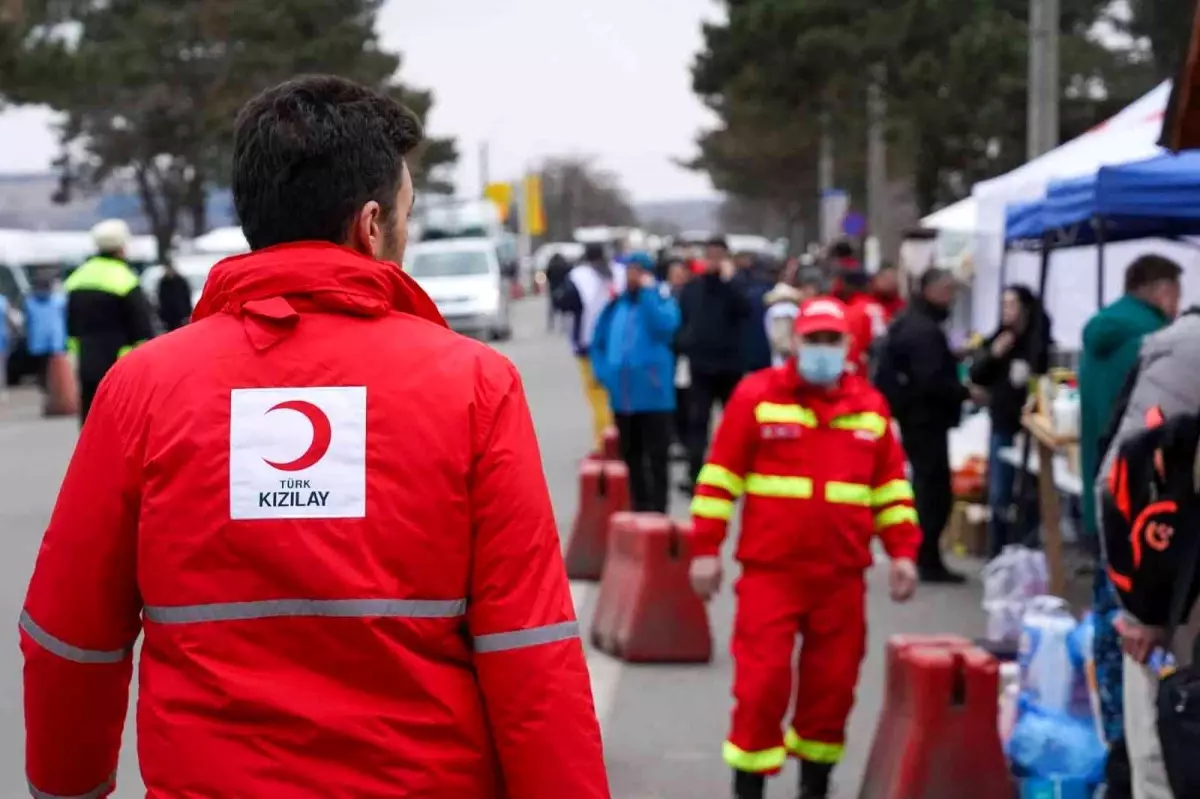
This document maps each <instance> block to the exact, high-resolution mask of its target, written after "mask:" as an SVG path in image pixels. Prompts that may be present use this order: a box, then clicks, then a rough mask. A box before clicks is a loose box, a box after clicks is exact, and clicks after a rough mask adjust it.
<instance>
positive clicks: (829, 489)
mask: <svg viewBox="0 0 1200 799" xmlns="http://www.w3.org/2000/svg"><path fill="white" fill-rule="evenodd" d="M825 501H826V502H832V503H835V504H837V505H860V506H862V507H864V508H865V507H867V506H868V505H870V504H871V487H870V486H867V485H862V484H861V483H826V484H825Z"/></svg>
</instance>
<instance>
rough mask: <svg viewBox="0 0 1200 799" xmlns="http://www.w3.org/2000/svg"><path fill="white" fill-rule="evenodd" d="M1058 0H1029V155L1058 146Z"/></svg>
mask: <svg viewBox="0 0 1200 799" xmlns="http://www.w3.org/2000/svg"><path fill="white" fill-rule="evenodd" d="M1060 17H1061V12H1060V6H1059V0H1031V2H1030V4H1029V107H1028V111H1027V128H1028V131H1027V150H1028V153H1027V154H1028V156H1029V158H1030V159H1033V158H1037V157H1038V156H1039V155H1042V154H1044V153H1048V152H1050V151H1051V150H1053V149H1054V148H1055V147H1057V146H1058V98H1059V93H1060V91H1061V86H1060V85H1059V77H1058V75H1059V70H1058V29H1059V24H1060Z"/></svg>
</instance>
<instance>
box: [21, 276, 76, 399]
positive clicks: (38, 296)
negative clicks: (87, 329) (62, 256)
mask: <svg viewBox="0 0 1200 799" xmlns="http://www.w3.org/2000/svg"><path fill="white" fill-rule="evenodd" d="M56 278H57V275H56V270H47V269H42V270H39V271H37V272H36V273H35V274H34V276H33V290H32V291H30V292H29V294H28V295H27V296H26V297H25V309H24V310H25V343H26V348H27V349H28V350H29V355H30V357H31V358H32V359H33V363H34V365H35V367H36V370H37V377H38V385H40V386H41V387H42V389H43V390H45V388H46V376H47V370H48V369H49V366H50V358H51V357H52V356H54V355H58V354H59V353H63V352H66V351H67V295H66V294H65V293H63V291H62V290H61V289H60V288H58V287H57V286H56V285H55V284H56V283H57V280H56Z"/></svg>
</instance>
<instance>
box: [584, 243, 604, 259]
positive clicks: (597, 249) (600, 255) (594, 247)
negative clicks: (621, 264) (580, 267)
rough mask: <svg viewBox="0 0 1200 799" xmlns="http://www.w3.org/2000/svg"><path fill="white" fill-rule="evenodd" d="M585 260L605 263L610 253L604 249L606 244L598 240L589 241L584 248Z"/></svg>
mask: <svg viewBox="0 0 1200 799" xmlns="http://www.w3.org/2000/svg"><path fill="white" fill-rule="evenodd" d="M583 260H584V262H585V263H589V264H595V263H605V262H607V261H608V255H607V254H606V253H605V251H604V245H603V244H601V243H599V242H597V241H593V242H589V243H588V244H586V245H585V246H584V248H583Z"/></svg>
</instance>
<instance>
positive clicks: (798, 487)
mask: <svg viewBox="0 0 1200 799" xmlns="http://www.w3.org/2000/svg"><path fill="white" fill-rule="evenodd" d="M746 493H747V494H753V495H755V496H759V497H785V498H788V499H812V495H813V481H812V480H810V479H808V478H807V477H781V476H779V475H773V474H748V475H746Z"/></svg>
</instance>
